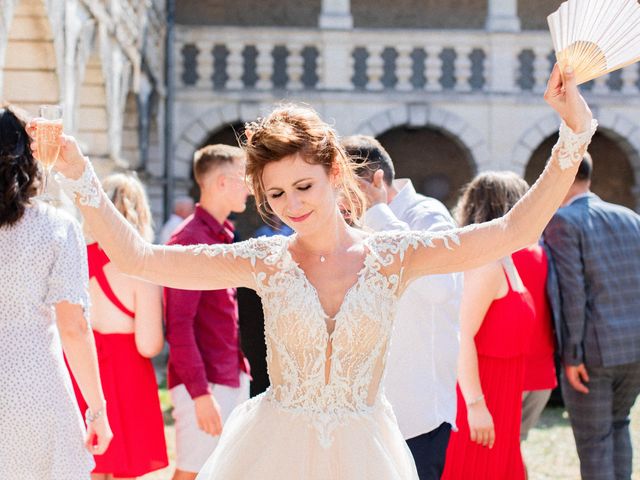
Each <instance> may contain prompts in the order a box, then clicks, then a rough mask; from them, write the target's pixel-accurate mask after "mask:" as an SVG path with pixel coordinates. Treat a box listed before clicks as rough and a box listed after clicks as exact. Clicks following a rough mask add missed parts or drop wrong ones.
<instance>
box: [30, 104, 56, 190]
mask: <svg viewBox="0 0 640 480" xmlns="http://www.w3.org/2000/svg"><path fill="white" fill-rule="evenodd" d="M39 113H40V119H39V120H38V123H37V129H36V143H37V150H38V160H39V161H40V163H41V164H42V166H43V167H44V182H43V187H42V199H43V200H45V201H51V200H52V199H53V198H52V197H51V195H49V194H48V193H47V188H48V185H49V178H50V177H51V169H52V168H53V165H54V164H55V163H56V160H57V159H58V155H59V154H60V135H62V129H63V125H62V107H61V106H60V105H41V106H40V110H39Z"/></svg>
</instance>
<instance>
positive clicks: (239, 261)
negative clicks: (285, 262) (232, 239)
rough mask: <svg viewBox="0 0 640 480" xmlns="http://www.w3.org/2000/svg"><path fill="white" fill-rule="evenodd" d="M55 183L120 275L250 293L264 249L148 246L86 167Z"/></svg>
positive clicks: (251, 243) (257, 243) (257, 245)
mask: <svg viewBox="0 0 640 480" xmlns="http://www.w3.org/2000/svg"><path fill="white" fill-rule="evenodd" d="M56 179H57V180H58V181H59V182H60V184H61V186H62V188H63V189H64V191H65V193H67V194H68V195H69V196H70V197H71V198H72V199H73V200H75V201H76V203H77V204H78V206H79V208H80V211H81V212H82V215H83V217H84V220H85V222H86V223H87V225H88V227H89V229H90V231H91V235H92V236H93V237H94V238H95V239H96V240H97V241H98V242H99V243H100V246H101V247H102V248H103V249H104V250H105V251H106V252H107V254H108V255H109V258H110V259H111V261H112V262H114V263H115V265H116V266H117V267H118V269H120V270H121V271H122V272H124V273H125V274H128V275H133V276H136V277H139V278H142V279H144V280H147V281H149V282H152V283H156V284H158V285H163V286H167V287H172V288H181V289H184V290H214V289H220V288H228V287H248V288H254V289H255V287H256V265H257V262H258V261H260V260H261V259H264V258H265V257H266V256H267V255H268V253H269V247H268V245H269V243H268V242H265V241H261V239H251V240H248V241H245V242H239V243H235V244H232V245H192V246H179V245H175V246H164V245H152V244H151V243H149V242H146V241H145V240H143V239H142V237H140V235H139V234H138V232H136V231H135V230H134V229H133V228H132V227H131V225H129V223H128V222H127V221H126V220H125V219H124V217H122V215H120V213H119V212H118V211H117V210H116V209H115V207H114V206H113V204H112V203H111V202H110V201H109V199H108V198H107V196H106V194H105V193H104V191H103V190H102V187H101V185H100V182H99V180H98V178H97V177H96V175H95V173H94V171H93V168H92V167H91V164H90V163H88V162H87V164H86V165H85V169H84V173H83V175H82V176H81V177H80V178H79V179H78V180H69V179H66V178H64V177H62V176H61V175H57V176H56Z"/></svg>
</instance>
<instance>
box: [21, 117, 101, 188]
mask: <svg viewBox="0 0 640 480" xmlns="http://www.w3.org/2000/svg"><path fill="white" fill-rule="evenodd" d="M38 120H40V119H38V118H34V119H33V120H31V121H30V122H29V123H27V133H28V134H29V136H30V137H31V139H32V141H31V150H32V152H33V154H34V156H37V151H38V144H37V142H36V138H37V136H36V131H37V129H38ZM58 141H59V142H60V155H58V159H57V160H56V163H55V165H54V168H55V169H56V171H58V172H60V173H62V175H64V176H65V177H67V178H69V179H71V180H77V179H78V178H80V176H81V175H82V172H84V167H85V164H87V163H88V162H89V159H88V158H87V157H85V156H84V155H83V154H82V151H81V150H80V146H79V145H78V142H77V140H76V139H75V138H74V137H72V136H70V135H64V134H62V135H60V137H59V140H58Z"/></svg>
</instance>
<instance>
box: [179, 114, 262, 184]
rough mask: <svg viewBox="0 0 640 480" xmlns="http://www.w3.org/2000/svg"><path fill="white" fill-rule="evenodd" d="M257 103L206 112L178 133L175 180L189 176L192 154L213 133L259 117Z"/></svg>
mask: <svg viewBox="0 0 640 480" xmlns="http://www.w3.org/2000/svg"><path fill="white" fill-rule="evenodd" d="M260 110H261V109H260V105H258V104H257V103H230V104H228V105H224V106H220V107H215V108H212V109H210V110H207V111H206V112H204V113H203V114H202V115H200V116H199V117H197V118H196V119H195V120H193V121H191V123H189V124H188V125H187V126H186V127H185V128H184V129H183V130H182V132H181V133H180V135H179V137H178V141H177V142H176V146H175V150H174V155H173V158H174V169H175V170H174V171H175V175H176V177H177V178H181V179H187V178H190V175H191V161H192V158H193V153H194V152H195V151H196V150H197V149H198V148H199V147H200V146H201V145H202V144H204V142H205V141H206V140H207V138H209V137H210V136H211V134H212V133H213V132H216V131H218V130H222V129H224V128H225V127H227V126H229V125H233V124H237V123H245V122H250V121H253V120H255V119H256V118H258V116H259V115H260Z"/></svg>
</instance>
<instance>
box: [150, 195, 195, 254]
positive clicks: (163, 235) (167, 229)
mask: <svg viewBox="0 0 640 480" xmlns="http://www.w3.org/2000/svg"><path fill="white" fill-rule="evenodd" d="M194 208H195V205H194V203H193V198H191V197H178V198H176V201H175V203H174V204H173V213H172V214H171V216H170V217H169V219H168V220H167V221H166V223H165V224H164V226H163V227H162V230H161V231H160V234H159V235H158V243H161V244H165V243H167V242H168V241H169V239H170V238H171V234H172V233H173V232H174V230H175V229H176V228H178V225H180V224H181V223H182V222H184V219H185V218H187V217H188V216H189V215H191V214H192V213H193V210H194Z"/></svg>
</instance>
